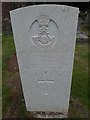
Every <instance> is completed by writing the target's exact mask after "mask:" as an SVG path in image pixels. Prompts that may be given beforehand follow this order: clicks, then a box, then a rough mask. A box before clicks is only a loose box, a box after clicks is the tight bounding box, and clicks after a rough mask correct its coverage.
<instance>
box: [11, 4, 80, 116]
mask: <svg viewBox="0 0 90 120" xmlns="http://www.w3.org/2000/svg"><path fill="white" fill-rule="evenodd" d="M78 13H79V9H78V8H75V7H69V6H64V5H34V6H28V7H23V8H19V9H16V10H13V11H11V12H10V15H11V22H12V28H13V34H14V41H15V46H16V53H17V58H18V64H19V70H20V76H21V82H22V88H23V93H24V98H25V104H26V108H27V111H46V112H60V113H61V114H62V115H63V116H64V117H65V116H66V115H67V113H68V108H69V99H70V89H71V79H72V71H73V60H74V49H75V42H76V30H77V22H78Z"/></svg>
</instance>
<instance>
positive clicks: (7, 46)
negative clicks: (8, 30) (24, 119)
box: [2, 35, 90, 116]
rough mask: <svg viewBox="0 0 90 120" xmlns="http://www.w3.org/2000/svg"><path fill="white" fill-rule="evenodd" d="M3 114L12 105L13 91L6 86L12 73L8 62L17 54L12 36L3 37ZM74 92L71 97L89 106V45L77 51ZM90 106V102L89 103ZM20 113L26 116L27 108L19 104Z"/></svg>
mask: <svg viewBox="0 0 90 120" xmlns="http://www.w3.org/2000/svg"><path fill="white" fill-rule="evenodd" d="M2 44H3V46H2V47H3V63H2V65H3V112H5V111H6V109H7V107H8V106H9V105H10V103H11V89H10V88H9V87H8V85H7V84H6V80H8V79H9V78H10V77H11V75H12V73H10V72H8V71H7V67H6V60H7V59H8V58H9V57H10V56H11V55H12V54H13V53H15V46H14V41H13V36H12V35H3V38H2ZM72 79H73V80H72V90H71V96H72V97H73V98H74V97H75V98H79V100H80V102H81V103H82V104H83V105H85V106H86V107H87V106H88V102H87V100H88V98H87V95H88V45H87V44H85V43H84V44H78V45H76V49H75V60H74V69H73V77H72ZM89 104H90V102H89ZM18 111H19V113H20V114H22V116H24V113H25V114H26V112H25V107H24V105H23V104H19V106H18Z"/></svg>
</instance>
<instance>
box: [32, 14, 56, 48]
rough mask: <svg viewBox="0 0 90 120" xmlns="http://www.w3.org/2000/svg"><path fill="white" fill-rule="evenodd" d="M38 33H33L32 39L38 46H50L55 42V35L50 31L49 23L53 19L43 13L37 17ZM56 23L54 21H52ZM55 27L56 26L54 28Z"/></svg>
mask: <svg viewBox="0 0 90 120" xmlns="http://www.w3.org/2000/svg"><path fill="white" fill-rule="evenodd" d="M36 21H37V23H38V35H33V36H32V40H33V43H34V44H35V45H37V46H38V47H50V46H52V45H54V44H55V36H54V35H50V33H49V29H48V28H49V24H50V22H51V21H52V20H51V19H50V18H49V17H48V16H47V15H41V16H39V17H38V18H37V20H36ZM52 23H53V24H55V23H54V22H52ZM53 29H54V28H53Z"/></svg>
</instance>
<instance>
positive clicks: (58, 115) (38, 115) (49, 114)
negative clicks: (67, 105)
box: [33, 112, 68, 118]
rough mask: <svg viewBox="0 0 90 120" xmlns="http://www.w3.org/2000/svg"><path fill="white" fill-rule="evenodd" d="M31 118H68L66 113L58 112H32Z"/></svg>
mask: <svg viewBox="0 0 90 120" xmlns="http://www.w3.org/2000/svg"><path fill="white" fill-rule="evenodd" d="M33 116H34V117H35V118H67V117H68V115H67V114H66V113H58V112H34V114H33Z"/></svg>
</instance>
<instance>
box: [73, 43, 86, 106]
mask: <svg viewBox="0 0 90 120" xmlns="http://www.w3.org/2000/svg"><path fill="white" fill-rule="evenodd" d="M72 79H73V81H72V91H71V95H72V96H74V97H78V98H79V99H80V100H81V102H82V103H84V104H86V105H87V106H88V46H87V44H80V45H77V46H76V50H75V60H74V69H73V77H72Z"/></svg>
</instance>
